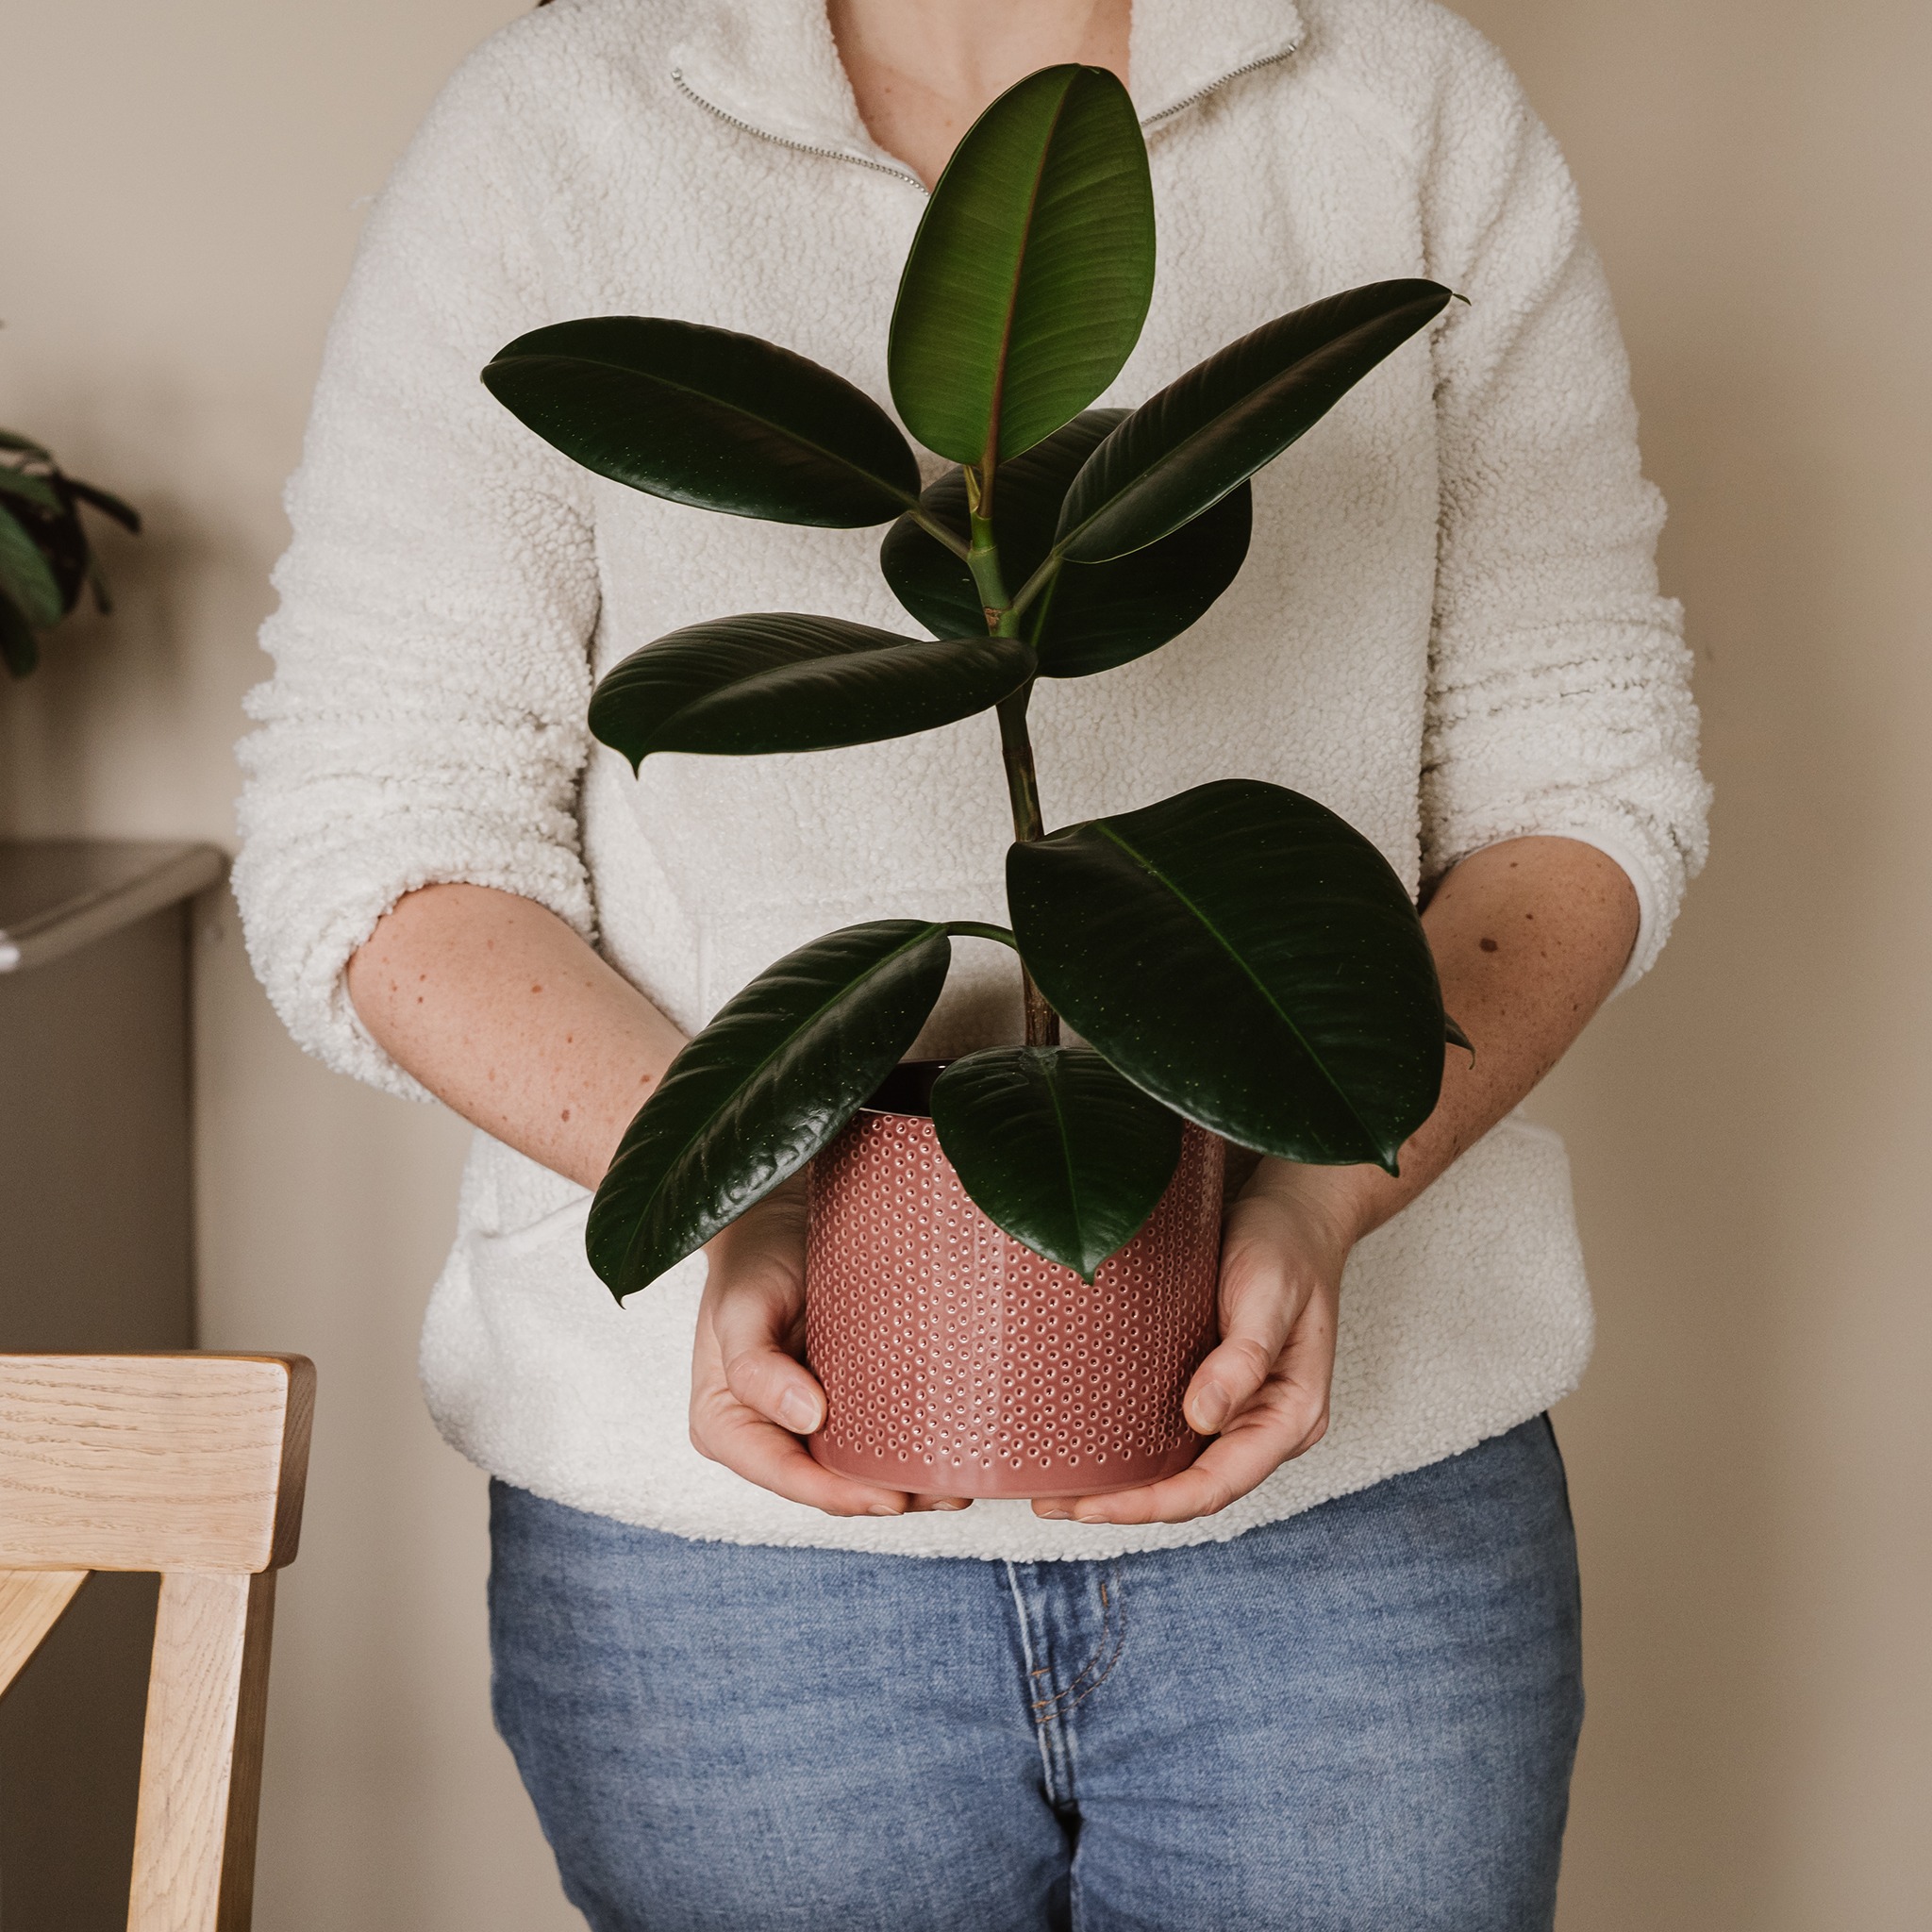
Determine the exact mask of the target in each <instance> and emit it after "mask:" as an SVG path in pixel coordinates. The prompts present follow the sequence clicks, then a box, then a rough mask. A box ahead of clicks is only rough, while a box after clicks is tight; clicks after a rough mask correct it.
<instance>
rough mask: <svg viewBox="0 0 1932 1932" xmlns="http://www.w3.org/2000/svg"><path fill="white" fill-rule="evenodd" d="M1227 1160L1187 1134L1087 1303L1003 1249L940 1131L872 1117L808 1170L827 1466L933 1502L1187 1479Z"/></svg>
mask: <svg viewBox="0 0 1932 1932" xmlns="http://www.w3.org/2000/svg"><path fill="white" fill-rule="evenodd" d="M1225 1151H1226V1150H1225V1148H1224V1143H1223V1142H1222V1141H1220V1140H1219V1139H1218V1138H1217V1137H1215V1136H1214V1135H1211V1134H1208V1133H1204V1132H1202V1131H1201V1129H1199V1128H1198V1127H1194V1126H1190V1127H1189V1128H1188V1129H1187V1133H1186V1136H1185V1138H1184V1141H1183V1143H1182V1148H1181V1159H1180V1165H1179V1167H1178V1169H1177V1170H1176V1172H1175V1174H1174V1180H1173V1181H1172V1182H1171V1183H1170V1184H1169V1187H1168V1190H1167V1192H1166V1193H1165V1194H1164V1195H1163V1196H1162V1197H1161V1200H1160V1203H1159V1205H1158V1207H1157V1208H1155V1210H1154V1213H1153V1215H1152V1216H1151V1217H1150V1219H1149V1220H1148V1223H1147V1224H1146V1226H1145V1227H1143V1228H1142V1229H1141V1232H1140V1233H1139V1234H1138V1235H1136V1236H1135V1237H1134V1239H1133V1240H1132V1241H1129V1242H1128V1243H1127V1245H1126V1246H1125V1247H1124V1248H1123V1249H1122V1250H1121V1251H1120V1253H1119V1254H1117V1255H1115V1256H1113V1257H1111V1258H1110V1259H1109V1260H1108V1261H1106V1262H1104V1263H1103V1264H1102V1266H1101V1268H1100V1270H1099V1273H1098V1274H1097V1275H1096V1277H1095V1279H1094V1281H1093V1283H1092V1285H1091V1287H1090V1286H1089V1285H1088V1284H1087V1283H1086V1282H1084V1281H1082V1280H1081V1279H1080V1277H1079V1276H1078V1275H1077V1274H1074V1272H1073V1270H1072V1269H1070V1268H1063V1267H1061V1266H1060V1265H1059V1264H1058V1262H1054V1261H1048V1260H1045V1259H1043V1258H1042V1257H1040V1256H1038V1255H1036V1254H1034V1253H1033V1251H1032V1250H1031V1249H1030V1248H1026V1247H1024V1246H1023V1245H1022V1244H1021V1243H1020V1242H1018V1241H1014V1240H1013V1239H1012V1238H1011V1237H1010V1236H1008V1235H1007V1234H1004V1233H1002V1232H1001V1230H1000V1229H999V1228H997V1227H996V1226H994V1225H993V1224H992V1223H991V1221H989V1220H988V1219H987V1218H986V1216H985V1215H984V1214H982V1213H981V1212H980V1210H979V1209H978V1208H976V1207H975V1206H974V1203H973V1201H972V1200H971V1199H970V1197H969V1196H968V1195H967V1193H966V1191H965V1189H964V1188H962V1187H961V1186H960V1184H959V1178H958V1174H955V1173H954V1171H953V1165H952V1163H951V1162H950V1161H949V1160H948V1159H947V1158H945V1156H944V1154H943V1153H942V1152H941V1149H940V1144H939V1137H938V1135H937V1134H936V1133H935V1132H934V1130H933V1124H932V1123H931V1121H929V1120H924V1119H918V1118H914V1117H911V1116H908V1115H904V1114H887V1113H861V1114H860V1115H859V1116H858V1119H856V1120H855V1121H854V1122H853V1123H852V1124H851V1125H850V1126H849V1127H847V1128H846V1130H845V1131H844V1132H843V1133H842V1134H841V1136H840V1137H839V1138H838V1140H836V1141H834V1142H833V1143H832V1144H831V1145H830V1146H829V1147H827V1148H826V1149H825V1150H824V1153H822V1154H821V1155H820V1156H819V1157H818V1158H817V1160H816V1161H814V1163H813V1165H812V1171H811V1222H810V1232H809V1236H808V1245H807V1261H806V1280H807V1291H808V1292H807V1318H806V1356H807V1359H808V1361H809V1363H810V1365H811V1367H812V1370H813V1372H814V1373H815V1374H817V1375H818V1377H819V1379H820V1381H821V1382H823V1383H824V1388H825V1395H826V1402H827V1412H826V1418H825V1426H824V1429H823V1430H821V1431H820V1432H819V1434H818V1435H816V1436H815V1437H813V1438H812V1441H811V1450H812V1454H813V1455H814V1456H816V1457H818V1459H819V1460H820V1461H821V1462H823V1463H824V1464H825V1465H826V1466H827V1467H828V1468H831V1469H835V1470H838V1471H840V1472H841V1474H847V1475H854V1476H858V1477H859V1478H861V1479H863V1480H866V1481H872V1482H878V1483H883V1484H887V1485H889V1486H891V1487H892V1488H894V1489H902V1490H910V1491H919V1492H922V1493H925V1494H935V1495H956V1496H1053V1495H1080V1494H1091V1493H1095V1492H1098V1491H1105V1490H1117V1489H1125V1488H1129V1487H1131V1486H1133V1485H1136V1484H1139V1483H1144V1482H1152V1481H1156V1480H1158V1478H1159V1477H1161V1476H1163V1475H1170V1474H1174V1472H1175V1471H1176V1470H1180V1469H1184V1468H1186V1467H1187V1465H1188V1464H1189V1463H1191V1461H1192V1460H1193V1459H1194V1457H1195V1456H1196V1455H1197V1454H1198V1453H1199V1451H1200V1449H1201V1446H1202V1443H1201V1439H1200V1438H1199V1437H1198V1436H1196V1435H1195V1434H1194V1433H1193V1431H1192V1430H1191V1429H1190V1428H1189V1427H1188V1425H1187V1424H1186V1423H1185V1422H1184V1421H1183V1420H1182V1417H1181V1397H1182V1395H1183V1394H1184V1393H1185V1391H1186V1389H1187V1385H1188V1378H1189V1377H1190V1376H1191V1374H1193V1372H1194V1369H1195V1368H1196V1367H1197V1366H1198V1365H1199V1363H1200V1361H1201V1358H1202V1357H1204V1356H1205V1355H1206V1354H1207V1352H1208V1349H1209V1348H1210V1347H1211V1346H1212V1345H1213V1341H1214V1336H1215V1321H1214V1314H1215V1306H1214V1305H1215V1286H1216V1280H1217V1275H1218V1272H1219V1260H1220V1234H1221V1189H1222V1167H1223V1159H1224V1154H1225Z"/></svg>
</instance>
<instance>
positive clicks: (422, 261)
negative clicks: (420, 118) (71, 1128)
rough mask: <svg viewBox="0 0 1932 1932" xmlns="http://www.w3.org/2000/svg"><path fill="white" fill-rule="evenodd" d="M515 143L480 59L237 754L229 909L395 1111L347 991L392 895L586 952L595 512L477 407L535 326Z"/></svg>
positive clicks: (363, 330) (448, 122) (345, 348)
mask: <svg viewBox="0 0 1932 1932" xmlns="http://www.w3.org/2000/svg"><path fill="white" fill-rule="evenodd" d="M515 120H516V117H515V115H514V114H513V113H512V112H511V111H510V110H509V108H508V104H507V103H506V102H505V101H504V100H503V99H502V98H501V96H500V94H499V92H498V90H497V87H496V84H495V78H494V75H493V72H492V68H491V62H490V61H489V60H488V58H479V59H477V60H474V61H473V62H472V63H471V65H470V66H469V67H468V68H467V69H465V70H464V72H463V73H461V74H459V75H458V78H457V79H456V80H455V81H454V82H452V84H451V86H450V87H449V89H448V90H447V91H446V92H445V93H444V95H443V97H442V99H441V102H440V103H439V104H438V106H437V108H436V109H435V110H434V111H433V112H432V114H431V116H430V118H429V120H428V122H427V123H426V124H425V127H424V129H423V131H422V133H421V134H420V135H419V136H418V138H417V140H416V142H415V143H414V144H413V146H412V147H411V149H410V151H409V153H408V156H407V157H406V158H405V159H404V161H403V162H402V164H401V165H400V167H399V168H398V170H397V172H396V174H395V176H394V177H393V179H392V180H391V184H390V186H389V187H388V189H387V190H386V191H385V192H384V194H383V195H382V197H381V198H380V200H379V201H378V203H377V205H376V207H375V209H374V210H373V211H372V213H371V216H370V219H369V223H368V225H367V228H366V231H365V234H364V238H363V242H362V245H361V249H360V251H359V254H358V260H357V264H356V268H355V272H354V275H353V277H352V279H351V283H350V286H349V289H348V291H347V294H346V295H345V297H344V299H343V302H342V306H341V310H340V311H339V313H338V315H337V318H336V321H335V325H334V326H333V328H332V330H331V332H330V335H329V340H328V345H327V349H326V352H325V358H324V367H323V373H322V377H321V381H320V384H319V387H318V389H317V391H316V397H315V404H314V409H313V413H312V415H311V418H310V422H309V426H308V437H307V441H306V442H305V445H304V450H303V457H302V463H301V467H300V469H299V470H298V471H297V473H296V475H295V476H294V478H293V480H292V481H291V484H290V487H289V492H288V498H287V505H288V511H289V516H290V520H291V524H292V525H293V532H294V534H293V541H292V543H291V548H290V549H289V551H288V553H287V555H286V556H285V557H284V558H283V559H282V562H281V564H280V566H279V568H278V569H277V571H276V573H275V586H276V589H277V590H278V591H279V592H280V598H281V601H280V608H278V609H277V611H276V612H275V615H274V616H273V617H272V618H271V619H270V620H269V622H268V623H267V625H265V627H264V629H263V632H262V643H263V647H264V649H265V650H266V651H267V652H268V654H269V655H270V657H271V658H273V659H274V663H275V675H274V677H273V679H272V680H271V681H270V682H269V683H267V684H264V685H262V686H260V687H259V688H258V689H257V690H256V691H254V692H253V693H251V695H250V697H249V699H248V706H247V708H248V712H249V715H250V716H251V717H252V718H253V719H255V720H256V721H257V723H258V726H259V728H258V730H256V731H255V732H254V733H252V734H251V735H250V736H249V737H248V738H247V739H245V740H244V741H243V742H242V747H241V751H240V758H241V761H242V767H243V769H244V772H245V774H246V783H245V785H244V788H243V791H242V803H241V808H240V817H241V830H242V854H241V857H240V859H239V861H238V863H237V865H236V868H235V875H234V876H235V892H236V897H237V899H238V901H239V902H240V905H241V908H242V920H243V924H244V927H245V930H246V933H247V939H248V946H249V952H250V956H251V958H252V959H253V960H254V963H255V967H256V970H257V972H258V974H259V975H260V977H261V979H262V982H263V984H264V985H265V986H266V988H267V989H268V992H269V996H270V998H271V999H272V1001H273V1002H274V1004H275V1009H276V1011H277V1012H278V1013H279V1014H280V1015H281V1017H282V1019H283V1021H284V1023H285V1024H287V1025H288V1027H289V1029H290V1031H291V1033H292V1034H293V1035H294V1037H295V1039H296V1040H297V1041H299V1042H300V1043H301V1044H302V1045H303V1046H304V1047H306V1048H307V1049H308V1051H309V1052H311V1053H314V1054H316V1055H318V1056H319V1057H320V1058H323V1059H324V1060H325V1061H327V1062H328V1063H329V1064H330V1065H331V1066H334V1067H336V1068H339V1069H341V1071H343V1072H346V1073H350V1074H356V1075H358V1076H359V1077H361V1078H363V1079H366V1080H369V1081H372V1082H373V1083H375V1085H377V1086H379V1087H383V1088H386V1089H388V1090H389V1091H392V1092H398V1093H406V1094H410V1095H421V1093H422V1090H421V1089H420V1088H419V1087H418V1086H417V1084H416V1082H415V1081H413V1080H412V1079H411V1078H410V1077H409V1076H408V1074H405V1073H404V1072H403V1070H402V1069H401V1068H400V1067H398V1066H397V1065H396V1064H395V1063H394V1062H393V1061H392V1060H391V1059H390V1058H389V1057H388V1056H387V1055H386V1054H384V1053H383V1052H382V1050H381V1049H380V1048H379V1047H378V1046H377V1045H376V1044H375V1041H374V1040H373V1039H371V1037H370V1036H369V1034H368V1033H367V1032H366V1030H365V1029H364V1028H363V1027H362V1025H361V1024H360V1023H359V1021H358V1018H357V1016H356V1012H355V1009H354V1008H353V1006H352V1005H351V1003H350V1001H349V999H348V996H347V992H346V991H345V988H344V985H343V976H342V975H343V968H344V967H345V966H346V964H347V962H348V960H349V958H350V956H351V955H352V954H353V953H354V952H355V951H356V949H357V948H358V946H359V945H361V943H362V942H363V941H364V940H366V939H367V938H368V937H369V934H370V932H371V930H372V929H373V928H374V926H375V923H376V921H377V920H378V919H380V918H381V917H382V915H383V913H384V912H386V911H387V910H388V909H389V908H391V906H393V905H394V904H395V902H396V901H397V900H398V899H399V898H401V897H402V896H403V894H405V893H406V892H409V891H414V890H415V889H416V888H418V887H420V886H424V885H428V884H431V883H436V882H441V881H464V882H468V883H471V884H475V885H481V886H493V887H496V888H499V889H501V890H503V891H510V892H516V893H520V894H522V895H524V896H525V897H527V898H530V899H533V900H536V901H537V902H539V903H540V904H541V905H543V906H546V907H548V908H550V909H551V910H552V911H554V912H556V913H558V915H559V916H560V917H562V918H563V919H565V920H567V921H568V922H569V923H570V924H572V925H573V926H575V928H576V929H577V930H578V931H579V932H582V933H584V934H585V935H586V936H590V935H591V929H592V908H591V893H590V888H589V884H588V881H587V878H586V875H585V871H584V866H583V862H582V859H581V856H580V852H579V843H578V836H577V826H576V822H575V801H576V791H577V785H578V780H579V776H580V774H581V771H582V768H583V763H584V758H585V755H586V750H587V738H586V731H585V725H584V712H585V706H586V704H587V702H588V697H589V665H588V649H587V646H588V641H589V638H590V635H591V629H592V627H593V625H594V624H595V621H596V614H597V576H596V566H595V559H594V553H593V546H592V540H591V523H590V516H589V509H588V502H587V494H586V491H585V490H584V487H583V483H582V480H581V475H580V473H578V472H577V471H575V469H574V467H573V466H572V465H570V464H568V463H567V462H565V461H564V459H563V458H559V457H557V456H556V455H555V454H554V453H553V452H551V451H549V450H548V449H547V448H545V447H544V446H543V445H542V444H541V443H540V442H539V441H538V440H537V439H536V438H535V437H533V436H531V435H530V434H529V433H528V432H527V431H525V429H523V428H522V427H521V426H520V425H518V424H517V423H516V421H515V420H514V419H513V418H512V417H511V416H510V415H509V414H508V412H507V411H506V410H504V409H503V408H500V407H499V405H498V404H496V403H495V402H494V401H493V400H492V399H491V396H490V394H489V393H488V391H486V390H485V389H484V388H483V386H482V384H481V382H480V381H479V380H478V372H479V371H480V370H481V368H482V366H483V364H484V363H485V362H486V361H487V360H488V359H489V358H490V356H491V354H492V353H493V352H494V350H495V349H496V348H498V347H499V346H500V345H501V344H502V343H503V342H504V341H507V340H508V339H509V338H510V337H512V336H514V335H517V334H519V333H521V332H522V331H524V330H525V329H527V328H529V327H531V326H533V325H536V324H538V323H541V322H542V321H545V320H548V319H549V318H548V316H547V315H546V314H545V312H544V308H543V303H542V300H541V283H542V279H543V277H542V268H543V258H542V254H541V242H540V240H539V239H538V238H539V236H540V234H541V217H540V211H539V210H537V209H535V208H533V207H532V206H531V204H530V202H529V200H528V198H527V197H528V196H529V195H530V194H531V193H532V192H533V191H532V190H531V189H530V188H529V186H528V185H527V182H528V180H529V178H530V175H529V173H528V171H527V170H525V171H523V173H522V175H521V178H519V176H518V173H517V170H516V163H517V160H518V156H517V153H516V149H517V145H518V142H517V131H516V125H515ZM512 181H516V183H517V185H516V186H514V187H512V186H511V185H510V184H511V183H512Z"/></svg>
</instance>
